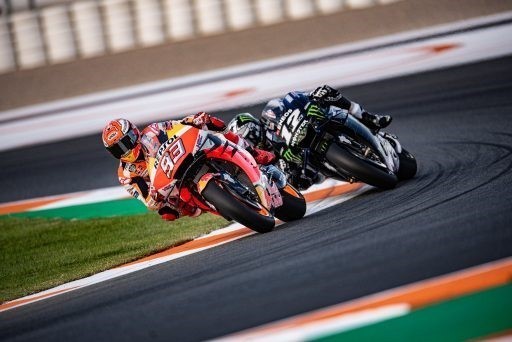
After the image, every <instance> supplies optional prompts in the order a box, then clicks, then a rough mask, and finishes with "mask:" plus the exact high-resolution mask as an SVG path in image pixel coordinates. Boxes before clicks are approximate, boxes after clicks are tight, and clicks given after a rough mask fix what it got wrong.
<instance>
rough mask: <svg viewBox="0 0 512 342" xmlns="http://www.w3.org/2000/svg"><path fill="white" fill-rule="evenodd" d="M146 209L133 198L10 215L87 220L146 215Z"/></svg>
mask: <svg viewBox="0 0 512 342" xmlns="http://www.w3.org/2000/svg"><path fill="white" fill-rule="evenodd" d="M147 212H148V209H147V208H146V207H145V206H144V205H143V204H142V202H141V201H138V200H136V199H134V198H128V199H120V200H115V201H106V202H97V203H89V204H80V205H74V206H71V207H63V208H55V209H46V210H37V211H25V212H22V213H16V214H10V216H15V217H32V218H34V217H45V218H63V219H89V218H100V217H112V216H125V215H138V214H143V213H147Z"/></svg>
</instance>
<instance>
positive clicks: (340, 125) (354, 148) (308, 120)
mask: <svg viewBox="0 0 512 342" xmlns="http://www.w3.org/2000/svg"><path fill="white" fill-rule="evenodd" d="M276 132H277V134H278V136H279V138H281V139H282V140H283V142H284V143H286V145H287V146H290V147H295V148H301V149H302V150H303V152H304V153H303V156H304V158H303V172H304V173H305V172H306V170H307V169H309V170H314V172H320V173H321V174H323V175H324V176H326V177H331V178H334V179H338V180H343V181H348V182H355V181H361V182H364V183H367V184H370V185H373V186H375V187H378V188H382V189H392V188H394V187H395V186H396V184H397V182H398V181H399V180H405V179H410V178H412V177H414V175H415V174H416V171H417V164H416V159H415V157H414V156H413V155H412V154H411V153H409V152H408V151H407V150H405V149H404V148H403V147H402V145H401V144H400V142H399V141H398V139H397V137H396V136H394V135H391V134H389V133H385V132H380V131H372V130H370V129H369V128H368V127H366V126H365V125H363V124H362V123H361V122H360V121H359V120H357V119H356V118H354V117H353V116H351V115H349V114H348V113H347V111H345V110H342V109H340V108H337V107H334V106H331V107H330V108H329V110H324V109H322V108H320V107H318V106H316V105H315V104H313V103H310V104H309V105H308V106H307V107H306V108H296V109H289V110H287V111H286V112H285V113H284V114H283V115H282V116H281V117H280V118H279V121H278V124H277V130H276Z"/></svg>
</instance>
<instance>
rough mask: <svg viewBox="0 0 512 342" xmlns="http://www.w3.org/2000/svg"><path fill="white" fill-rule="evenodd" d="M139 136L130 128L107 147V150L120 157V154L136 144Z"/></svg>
mask: <svg viewBox="0 0 512 342" xmlns="http://www.w3.org/2000/svg"><path fill="white" fill-rule="evenodd" d="M138 138H139V136H138V135H137V133H135V131H133V130H130V131H129V132H128V133H126V134H125V135H124V136H123V137H122V138H121V139H119V141H118V142H117V143H115V144H113V145H112V146H109V147H107V150H108V151H109V152H110V153H112V155H113V156H114V157H116V158H117V159H120V158H121V157H122V156H124V155H126V154H127V153H129V152H130V151H131V150H132V149H133V148H134V147H135V146H136V145H137V140H138Z"/></svg>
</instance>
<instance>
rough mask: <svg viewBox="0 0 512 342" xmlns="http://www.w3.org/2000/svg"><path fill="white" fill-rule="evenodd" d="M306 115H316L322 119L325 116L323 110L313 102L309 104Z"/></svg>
mask: <svg viewBox="0 0 512 342" xmlns="http://www.w3.org/2000/svg"><path fill="white" fill-rule="evenodd" d="M307 115H308V116H314V117H317V118H320V119H323V118H324V117H325V114H324V111H323V110H322V109H321V108H320V107H318V106H317V105H314V104H312V105H310V106H309V108H308V113H307Z"/></svg>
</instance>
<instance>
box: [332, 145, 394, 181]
mask: <svg viewBox="0 0 512 342" xmlns="http://www.w3.org/2000/svg"><path fill="white" fill-rule="evenodd" d="M355 153H356V152H352V151H349V150H348V149H345V148H344V147H342V146H339V145H337V144H331V146H330V147H329V149H328V150H327V153H326V157H327V160H329V161H330V162H331V163H333V164H334V165H335V166H336V168H337V169H339V170H340V171H342V172H346V173H348V174H349V175H351V176H354V177H355V178H357V179H358V180H360V181H362V182H364V183H367V184H370V185H373V186H376V187H378V188H382V189H392V188H394V187H395V186H396V183H397V182H398V179H397V176H396V175H395V174H393V173H392V172H389V171H388V170H387V169H384V167H379V166H377V165H376V164H374V163H372V162H371V161H368V160H365V159H364V156H362V155H361V156H358V155H356V154H355Z"/></svg>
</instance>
